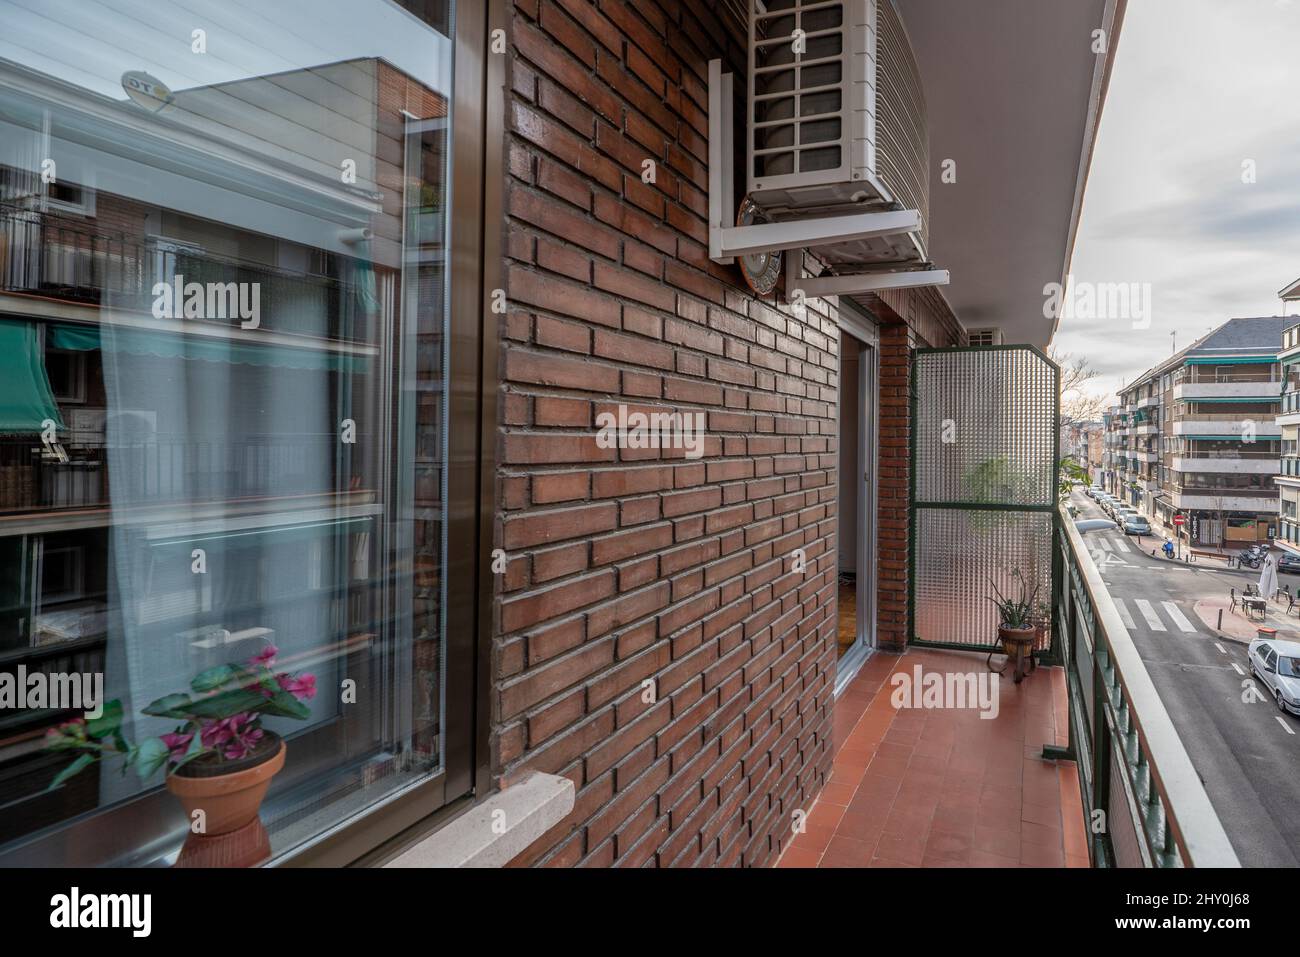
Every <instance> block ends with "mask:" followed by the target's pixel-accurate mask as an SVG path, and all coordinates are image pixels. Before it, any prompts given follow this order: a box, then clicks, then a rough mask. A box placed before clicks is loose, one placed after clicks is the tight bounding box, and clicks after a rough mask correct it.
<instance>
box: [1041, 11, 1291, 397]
mask: <svg viewBox="0 0 1300 957" xmlns="http://www.w3.org/2000/svg"><path fill="white" fill-rule="evenodd" d="M1298 49H1300V2H1296V0H1231V2H1224V0H1129V5H1128V15H1127V17H1126V18H1125V21H1124V28H1123V32H1122V33H1121V35H1120V43H1119V52H1118V56H1117V58H1116V61H1115V66H1114V72H1113V75H1112V79H1111V86H1110V93H1109V96H1108V99H1107V101H1106V108H1105V112H1104V114H1103V116H1102V123H1101V130H1100V133H1099V136H1098V140H1097V147H1096V153H1095V155H1094V157H1093V165H1092V175H1091V179H1090V180H1089V184H1088V193H1087V197H1086V200H1085V202H1084V208H1083V215H1082V218H1081V220H1080V225H1079V237H1078V243H1077V245H1076V248H1075V253H1074V265H1073V269H1072V274H1073V277H1074V282H1075V283H1076V284H1079V283H1082V282H1088V283H1149V284H1150V294H1151V309H1150V324H1149V328H1140V327H1141V326H1142V325H1144V323H1143V322H1142V320H1140V319H1139V320H1138V321H1136V322H1135V321H1134V320H1133V319H1131V318H1125V319H1114V318H1109V319H1081V318H1074V317H1069V316H1066V317H1063V318H1062V319H1061V324H1060V328H1059V330H1058V332H1057V335H1056V338H1055V339H1054V340H1053V345H1054V346H1055V347H1057V348H1058V349H1060V350H1062V351H1065V352H1069V353H1072V354H1074V355H1076V356H1086V357H1087V358H1088V359H1089V360H1090V362H1091V364H1092V366H1093V367H1094V368H1096V369H1097V370H1099V371H1100V373H1101V376H1100V377H1099V378H1098V380H1097V383H1098V387H1097V391H1099V392H1106V393H1107V394H1110V393H1113V392H1114V390H1115V388H1116V387H1117V386H1118V385H1119V384H1120V383H1121V382H1123V381H1128V380H1130V379H1132V378H1133V377H1134V376H1136V375H1138V374H1139V373H1141V372H1143V371H1145V370H1146V369H1148V368H1150V367H1151V366H1152V365H1154V364H1155V363H1156V362H1157V361H1159V360H1160V359H1162V358H1164V357H1166V356H1168V355H1170V354H1171V337H1170V333H1171V332H1172V333H1174V334H1175V335H1174V337H1173V339H1172V341H1173V342H1176V343H1177V346H1178V348H1182V347H1183V346H1186V345H1188V344H1189V343H1190V342H1192V340H1194V339H1196V338H1199V337H1200V336H1201V335H1203V334H1204V333H1205V332H1207V331H1208V330H1209V329H1210V328H1211V327H1213V326H1217V325H1220V324H1222V323H1223V322H1225V321H1226V320H1228V319H1230V318H1233V317H1236V316H1274V315H1281V314H1282V304H1281V302H1280V301H1279V300H1278V298H1277V292H1278V290H1279V289H1281V288H1282V287H1283V286H1286V285H1288V284H1290V283H1291V282H1292V281H1293V280H1295V279H1297V278H1300V57H1297V54H1296V51H1297V50H1298ZM1247 160H1253V161H1254V171H1255V182H1253V183H1245V182H1243V163H1245V162H1246V161H1247ZM1296 311H1300V310H1297V309H1296V307H1295V305H1294V304H1293V305H1292V306H1291V307H1290V308H1289V309H1288V312H1296ZM1135 326H1138V327H1139V328H1135Z"/></svg>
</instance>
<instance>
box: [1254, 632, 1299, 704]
mask: <svg viewBox="0 0 1300 957" xmlns="http://www.w3.org/2000/svg"><path fill="white" fill-rule="evenodd" d="M1249 657H1250V670H1251V671H1252V672H1254V674H1255V677H1256V678H1258V679H1259V680H1260V681H1261V682H1262V683H1263V685H1264V687H1265V688H1267V689H1268V691H1269V694H1271V695H1272V696H1273V700H1274V701H1275V702H1276V703H1277V706H1278V709H1279V710H1281V711H1285V712H1288V713H1289V714H1295V715H1300V642H1295V641H1279V640H1278V639H1276V638H1256V639H1255V640H1254V641H1252V642H1251V643H1250V654H1249Z"/></svg>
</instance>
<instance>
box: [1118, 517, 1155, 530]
mask: <svg viewBox="0 0 1300 957" xmlns="http://www.w3.org/2000/svg"><path fill="white" fill-rule="evenodd" d="M1124 534H1125V535H1150V534H1151V523H1150V522H1148V521H1147V517H1146V516H1145V515H1130V516H1129V517H1128V518H1126V519H1125V520H1124Z"/></svg>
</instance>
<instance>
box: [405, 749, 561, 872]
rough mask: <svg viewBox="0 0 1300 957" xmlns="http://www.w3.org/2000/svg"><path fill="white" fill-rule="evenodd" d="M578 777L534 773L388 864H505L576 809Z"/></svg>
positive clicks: (448, 865)
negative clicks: (574, 780) (574, 803)
mask: <svg viewBox="0 0 1300 957" xmlns="http://www.w3.org/2000/svg"><path fill="white" fill-rule="evenodd" d="M573 801H574V790H573V782H572V781H570V780H569V779H568V778H562V777H559V776H558V775H555V774H542V773H541V772H534V773H532V774H530V775H529V776H528V777H526V778H524V779H523V780H522V781H519V782H517V783H515V784H512V785H510V787H508V788H506V789H505V790H502V791H497V792H496V793H495V794H492V795H490V796H489V797H488V798H486V799H485V800H483V801H482V802H480V803H478V804H476V805H474V806H473V807H471V808H470V809H469V810H468V811H466V812H465V813H464V814H462V815H460V816H459V817H457V818H455V819H454V820H451V821H448V822H447V823H446V824H445V825H444V826H443V827H441V828H439V829H438V830H437V831H435V832H434V833H433V834H430V835H429V836H428V837H426V838H425V839H424V840H423V841H421V842H420V843H419V844H416V845H415V846H414V847H410V848H408V849H407V850H405V851H403V852H402V853H401V854H399V855H398V856H397V857H395V858H393V859H392V860H391V861H389V862H388V863H387V864H385V865H384V866H385V867H504V866H505V865H506V864H508V863H510V861H512V860H513V859H514V858H516V857H518V856H519V855H520V854H521V853H523V852H524V850H526V849H527V848H528V846H529V845H530V844H532V843H533V842H534V841H536V840H537V839H538V838H539V837H541V836H542V835H543V834H545V833H546V832H547V831H549V830H550V829H551V828H553V827H554V826H555V825H556V824H559V823H560V822H561V821H562V820H564V819H565V818H566V817H567V816H568V815H569V812H570V811H572V810H573Z"/></svg>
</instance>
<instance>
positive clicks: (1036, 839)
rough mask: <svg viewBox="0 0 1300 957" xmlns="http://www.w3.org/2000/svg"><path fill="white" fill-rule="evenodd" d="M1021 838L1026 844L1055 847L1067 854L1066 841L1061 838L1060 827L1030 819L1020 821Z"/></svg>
mask: <svg viewBox="0 0 1300 957" xmlns="http://www.w3.org/2000/svg"><path fill="white" fill-rule="evenodd" d="M1020 840H1021V842H1022V843H1024V844H1037V845H1039V846H1041V847H1054V848H1056V849H1057V850H1059V851H1060V852H1061V854H1062V855H1064V854H1065V842H1064V840H1063V839H1062V838H1061V829H1060V828H1059V827H1044V826H1043V825H1042V824H1033V823H1031V822H1029V821H1021V822H1020Z"/></svg>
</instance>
